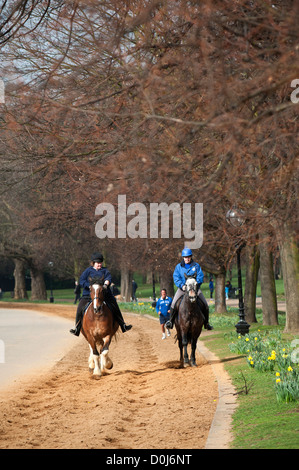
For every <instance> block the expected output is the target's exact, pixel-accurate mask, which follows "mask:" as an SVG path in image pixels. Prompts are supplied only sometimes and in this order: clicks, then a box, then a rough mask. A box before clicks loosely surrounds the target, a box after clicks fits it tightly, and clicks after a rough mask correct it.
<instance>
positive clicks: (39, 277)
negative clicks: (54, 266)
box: [30, 266, 47, 300]
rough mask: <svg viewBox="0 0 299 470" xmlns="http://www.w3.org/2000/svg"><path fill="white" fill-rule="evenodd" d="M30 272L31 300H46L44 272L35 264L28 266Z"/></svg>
mask: <svg viewBox="0 0 299 470" xmlns="http://www.w3.org/2000/svg"><path fill="white" fill-rule="evenodd" d="M30 273H31V300H47V290H46V285H45V280H44V273H43V272H42V271H41V270H40V269H38V268H36V267H35V266H31V267H30Z"/></svg>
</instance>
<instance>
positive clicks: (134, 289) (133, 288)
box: [132, 279, 138, 302]
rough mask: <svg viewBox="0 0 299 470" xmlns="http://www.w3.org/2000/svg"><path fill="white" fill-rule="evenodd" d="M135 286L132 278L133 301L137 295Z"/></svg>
mask: <svg viewBox="0 0 299 470" xmlns="http://www.w3.org/2000/svg"><path fill="white" fill-rule="evenodd" d="M137 287H138V285H137V283H136V282H135V281H134V279H133V280H132V300H133V302H134V300H135V302H137V297H136V290H137Z"/></svg>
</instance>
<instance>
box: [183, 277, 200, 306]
mask: <svg viewBox="0 0 299 470" xmlns="http://www.w3.org/2000/svg"><path fill="white" fill-rule="evenodd" d="M185 278H186V294H187V296H188V298H189V300H190V302H195V301H196V295H197V290H198V286H197V282H196V274H194V275H193V276H187V275H186V274H185Z"/></svg>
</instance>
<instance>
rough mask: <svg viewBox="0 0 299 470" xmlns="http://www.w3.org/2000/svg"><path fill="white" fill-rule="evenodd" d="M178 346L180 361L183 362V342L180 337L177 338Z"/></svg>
mask: <svg viewBox="0 0 299 470" xmlns="http://www.w3.org/2000/svg"><path fill="white" fill-rule="evenodd" d="M179 348H180V361H181V363H182V364H183V361H184V357H183V344H182V338H179Z"/></svg>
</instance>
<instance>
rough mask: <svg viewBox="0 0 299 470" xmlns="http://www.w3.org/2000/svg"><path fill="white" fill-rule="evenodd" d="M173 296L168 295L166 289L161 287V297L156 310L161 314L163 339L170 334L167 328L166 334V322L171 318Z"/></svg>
mask: <svg viewBox="0 0 299 470" xmlns="http://www.w3.org/2000/svg"><path fill="white" fill-rule="evenodd" d="M171 302H172V298H171V297H167V292H166V289H161V297H160V299H159V300H158V302H157V305H156V311H157V313H158V315H159V321H160V325H161V328H162V339H165V338H166V334H167V336H170V331H169V329H168V328H166V334H165V323H166V322H167V321H168V320H169V319H170V306H171Z"/></svg>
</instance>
